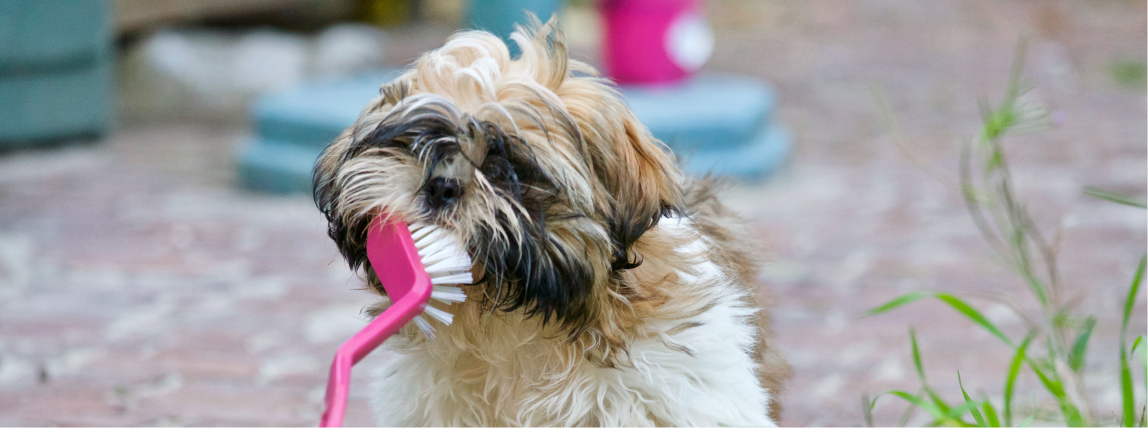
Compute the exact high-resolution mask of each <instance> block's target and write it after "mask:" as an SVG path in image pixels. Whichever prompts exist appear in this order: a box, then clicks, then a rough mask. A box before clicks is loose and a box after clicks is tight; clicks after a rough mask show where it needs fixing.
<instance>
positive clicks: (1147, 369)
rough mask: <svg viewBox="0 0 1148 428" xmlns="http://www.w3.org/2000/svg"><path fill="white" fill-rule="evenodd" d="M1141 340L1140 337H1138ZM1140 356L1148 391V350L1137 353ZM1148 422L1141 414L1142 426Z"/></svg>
mask: <svg viewBox="0 0 1148 428" xmlns="http://www.w3.org/2000/svg"><path fill="white" fill-rule="evenodd" d="M1137 340H1138V341H1139V340H1140V337H1137ZM1137 355H1139V356H1140V364H1141V365H1142V366H1143V373H1145V389H1146V390H1148V350H1141V351H1140V352H1138V353H1137ZM1146 423H1148V420H1146V419H1145V415H1143V412H1141V413H1140V425H1141V426H1143V425H1146Z"/></svg>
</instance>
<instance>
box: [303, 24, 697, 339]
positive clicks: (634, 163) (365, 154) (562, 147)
mask: <svg viewBox="0 0 1148 428" xmlns="http://www.w3.org/2000/svg"><path fill="white" fill-rule="evenodd" d="M553 26H554V24H553V21H551V23H547V24H546V25H543V26H541V28H540V29H539V30H535V31H533V32H530V31H519V32H518V33H515V34H514V36H512V38H513V39H514V41H515V42H516V43H517V44H518V45H519V46H520V48H521V50H522V54H521V56H520V57H519V58H517V59H514V60H511V58H510V55H509V53H508V50H507V47H506V45H505V44H504V43H503V42H502V41H501V40H500V39H498V38H497V37H495V36H493V35H491V34H489V33H483V32H463V33H459V34H457V35H455V36H454V37H452V38H451V39H450V40H449V41H448V42H447V43H446V44H445V45H444V46H443V47H442V48H440V49H438V50H435V51H432V52H429V53H427V54H425V55H423V56H422V57H421V58H420V59H419V60H418V62H417V64H416V65H415V66H414V67H413V68H412V69H411V70H410V71H408V72H407V73H406V74H404V75H403V76H401V77H399V78H398V79H397V80H396V81H395V82H393V83H391V84H389V85H387V86H385V87H384V88H383V89H382V90H381V91H380V92H381V94H380V95H379V96H378V97H377V98H375V99H374V100H373V101H372V102H371V103H370V104H368V105H367V107H366V109H365V110H364V111H363V113H362V115H361V116H360V117H359V119H358V121H357V122H356V123H355V125H354V126H352V127H351V128H349V129H348V130H346V131H345V132H344V133H343V134H342V135H341V136H340V137H339V138H338V139H337V140H335V142H334V143H332V144H331V145H330V146H329V147H328V148H327V149H326V150H325V151H324V152H323V154H322V156H321V157H320V158H319V160H318V161H317V163H316V166H315V176H314V180H315V183H314V185H315V188H314V189H315V200H316V203H317V204H318V206H319V209H320V210H321V211H322V212H323V213H324V214H325V215H326V216H327V219H328V221H329V222H330V235H331V238H332V239H334V240H335V242H336V244H337V245H338V246H339V250H340V251H341V252H342V253H343V255H344V256H345V257H346V259H347V261H348V262H349V263H350V265H351V267H352V268H353V269H357V268H359V267H363V265H364V262H365V261H366V251H365V248H364V244H365V232H366V228H367V226H368V225H369V224H370V222H371V220H372V219H373V218H374V217H375V216H378V215H386V214H394V215H400V216H402V217H403V218H405V219H406V220H407V221H415V220H421V221H425V222H430V223H435V224H438V225H439V226H441V227H443V228H445V229H446V230H448V231H450V232H451V233H454V234H456V235H457V236H458V238H459V239H460V242H464V243H465V245H466V246H467V247H468V248H467V250H468V251H469V252H470V254H471V256H472V257H473V258H474V260H475V263H476V270H478V271H479V272H481V278H482V279H481V281H479V282H478V283H477V285H476V286H479V287H482V291H483V293H482V295H484V296H485V301H486V302H487V303H488V304H490V305H493V307H496V308H498V309H501V310H507V311H512V310H522V311H524V313H525V314H527V315H530V316H538V317H541V319H542V320H543V321H544V322H558V323H560V324H561V325H562V326H563V327H565V328H568V329H569V332H570V334H572V335H576V334H578V333H580V332H582V331H585V330H588V329H594V330H600V329H599V328H597V327H596V326H597V325H598V324H602V323H615V321H612V316H611V311H614V310H615V307H616V306H618V305H619V304H620V303H624V301H625V299H626V296H627V290H626V285H625V284H622V283H621V281H620V280H619V275H618V272H619V271H620V270H623V269H629V268H632V267H634V266H636V264H637V263H638V260H636V259H635V256H634V255H632V254H630V247H631V246H632V245H633V244H634V242H635V241H636V240H637V239H638V237H640V236H641V235H642V234H643V233H644V232H646V231H647V230H649V229H650V228H651V227H653V226H654V225H655V224H656V223H657V221H658V219H659V218H661V217H662V216H663V215H665V214H667V213H669V212H673V211H676V210H677V209H678V207H680V206H681V203H680V200H681V190H680V180H679V176H678V172H677V169H676V168H675V166H674V164H673V159H672V157H671V155H669V154H667V153H666V152H665V151H663V149H662V148H661V147H660V146H659V144H658V143H657V142H656V141H654V140H653V139H652V138H651V137H650V136H649V135H648V132H647V131H646V129H645V128H644V127H643V126H641V124H639V123H638V121H637V120H636V119H635V117H634V115H633V113H632V112H631V111H630V110H629V109H628V108H627V107H626V106H625V104H624V103H623V102H622V101H621V100H620V97H619V95H618V94H617V92H616V91H614V90H613V89H612V88H611V87H610V86H609V85H608V82H607V81H605V80H603V79H601V78H598V77H595V76H596V73H595V72H594V71H593V69H591V68H590V67H589V66H587V65H585V64H582V63H579V62H576V61H569V60H568V59H567V56H566V51H565V47H564V45H563V43H562V41H561V40H560V37H559V36H558V35H557V34H558V33H556V32H555V31H554V28H553ZM576 73H577V74H576ZM366 267H367V268H368V270H367V272H368V275H369V276H372V277H373V271H371V270H369V266H366ZM371 279H373V278H371ZM372 284H373V285H375V287H376V288H380V290H379V291H380V292H381V291H382V290H381V287H378V283H377V280H373V282H372ZM599 333H601V332H599Z"/></svg>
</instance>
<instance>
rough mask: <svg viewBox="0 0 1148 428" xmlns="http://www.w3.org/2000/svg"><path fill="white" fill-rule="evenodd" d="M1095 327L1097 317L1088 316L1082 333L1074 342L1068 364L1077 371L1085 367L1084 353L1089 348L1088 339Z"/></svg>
mask: <svg viewBox="0 0 1148 428" xmlns="http://www.w3.org/2000/svg"><path fill="white" fill-rule="evenodd" d="M1093 327H1096V317H1088V321H1085V322H1084V327H1083V328H1082V329H1081V332H1080V335H1079V336H1077V337H1076V342H1075V343H1073V344H1072V351H1071V352H1070V353H1069V354H1068V366H1069V367H1071V368H1072V370H1073V371H1075V372H1080V370H1081V369H1083V368H1084V355H1085V353H1086V351H1087V350H1088V339H1090V338H1091V337H1092V329H1093Z"/></svg>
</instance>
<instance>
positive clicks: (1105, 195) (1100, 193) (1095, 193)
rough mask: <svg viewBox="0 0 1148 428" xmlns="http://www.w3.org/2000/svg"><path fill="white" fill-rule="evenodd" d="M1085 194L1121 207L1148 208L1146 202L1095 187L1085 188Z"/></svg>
mask: <svg viewBox="0 0 1148 428" xmlns="http://www.w3.org/2000/svg"><path fill="white" fill-rule="evenodd" d="M1084 194H1085V195H1088V196H1091V197H1094V198H1100V199H1103V200H1106V201H1109V202H1115V203H1118V204H1121V205H1128V206H1130V207H1137V208H1148V204H1145V203H1144V201H1138V200H1136V199H1132V198H1130V197H1127V196H1124V195H1121V194H1119V193H1116V192H1110V191H1107V190H1104V189H1097V188H1095V187H1085V188H1084Z"/></svg>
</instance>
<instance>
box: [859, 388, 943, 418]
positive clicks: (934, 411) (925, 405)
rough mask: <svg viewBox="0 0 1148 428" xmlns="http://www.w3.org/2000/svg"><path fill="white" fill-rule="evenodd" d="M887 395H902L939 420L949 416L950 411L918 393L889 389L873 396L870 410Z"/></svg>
mask: <svg viewBox="0 0 1148 428" xmlns="http://www.w3.org/2000/svg"><path fill="white" fill-rule="evenodd" d="M886 395H893V396H896V397H901V399H902V400H905V401H907V402H909V404H912V405H913V406H915V407H917V408H919V409H922V410H924V411H926V412H929V415H931V416H933V418H934V419H936V420H938V421H940V420H945V419H946V417H947V416H948V415H947V413H948V412H942V411H941V409H940V408H938V407H937V406H936V405H935V404H933V403H930V402H928V401H926V400H925V399H923V398H921V397H918V396H916V395H913V394H910V393H908V392H905V391H889V392H886V393H884V394H881V395H878V396H877V397H875V398H873V401H872V402H871V403H870V404H869V406H870V407H869V408H870V410H871V409H872V408H873V406H876V405H877V400H879V399H881V397H884V396H886Z"/></svg>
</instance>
